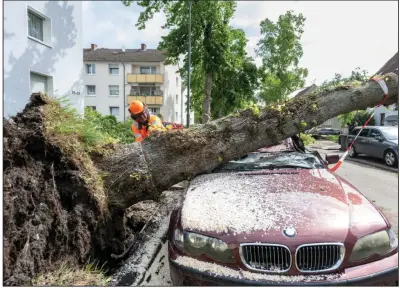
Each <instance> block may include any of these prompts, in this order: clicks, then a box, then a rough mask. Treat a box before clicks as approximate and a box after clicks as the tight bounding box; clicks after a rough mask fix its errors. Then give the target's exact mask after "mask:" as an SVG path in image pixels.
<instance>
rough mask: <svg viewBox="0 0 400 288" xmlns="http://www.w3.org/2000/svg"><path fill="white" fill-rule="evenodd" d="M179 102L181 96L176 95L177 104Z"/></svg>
mask: <svg viewBox="0 0 400 288" xmlns="http://www.w3.org/2000/svg"><path fill="white" fill-rule="evenodd" d="M178 102H179V96H178V94H176V97H175V103H176V104H178Z"/></svg>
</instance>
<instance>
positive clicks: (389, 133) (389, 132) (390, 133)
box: [381, 127, 399, 140]
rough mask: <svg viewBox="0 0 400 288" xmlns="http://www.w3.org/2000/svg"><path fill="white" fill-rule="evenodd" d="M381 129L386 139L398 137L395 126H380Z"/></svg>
mask: <svg viewBox="0 0 400 288" xmlns="http://www.w3.org/2000/svg"><path fill="white" fill-rule="evenodd" d="M381 131H382V133H383V134H384V135H385V137H386V138H387V139H388V140H397V139H399V131H398V130H397V129H396V128H392V127H388V128H381Z"/></svg>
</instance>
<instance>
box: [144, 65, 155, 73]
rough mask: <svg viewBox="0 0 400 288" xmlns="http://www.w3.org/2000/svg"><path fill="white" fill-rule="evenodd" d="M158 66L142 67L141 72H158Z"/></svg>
mask: <svg viewBox="0 0 400 288" xmlns="http://www.w3.org/2000/svg"><path fill="white" fill-rule="evenodd" d="M156 71H157V69H156V67H155V66H152V67H140V74H156Z"/></svg>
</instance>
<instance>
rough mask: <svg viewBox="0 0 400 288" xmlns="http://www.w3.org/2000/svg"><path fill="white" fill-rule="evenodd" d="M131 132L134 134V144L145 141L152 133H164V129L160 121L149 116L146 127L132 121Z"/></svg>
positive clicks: (154, 116) (153, 116)
mask: <svg viewBox="0 0 400 288" xmlns="http://www.w3.org/2000/svg"><path fill="white" fill-rule="evenodd" d="M132 131H133V134H135V138H136V142H141V141H143V140H144V139H146V137H147V136H149V134H151V132H153V131H165V128H164V126H163V124H162V122H161V119H160V118H158V117H157V116H156V115H151V114H150V117H149V121H148V124H147V126H146V125H141V124H140V123H138V122H136V121H133V124H132Z"/></svg>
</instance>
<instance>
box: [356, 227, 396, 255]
mask: <svg viewBox="0 0 400 288" xmlns="http://www.w3.org/2000/svg"><path fill="white" fill-rule="evenodd" d="M397 245H398V244H397V237H396V235H395V234H394V232H393V231H392V229H388V230H384V231H380V232H376V233H373V234H370V235H367V236H364V237H362V238H360V239H358V240H357V242H356V244H355V245H354V248H353V251H352V252H351V255H350V259H349V260H350V261H351V262H357V261H361V260H364V259H367V258H368V257H370V256H372V255H373V254H378V255H384V254H387V253H389V252H390V251H392V250H393V249H395V248H396V247H397Z"/></svg>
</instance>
